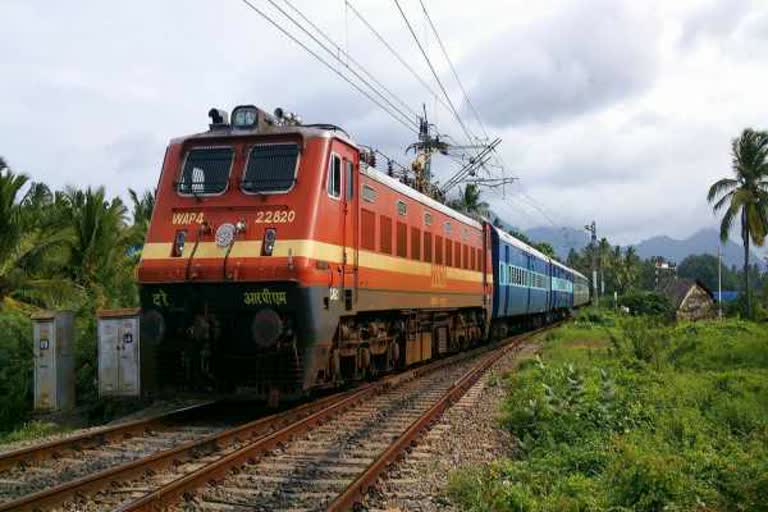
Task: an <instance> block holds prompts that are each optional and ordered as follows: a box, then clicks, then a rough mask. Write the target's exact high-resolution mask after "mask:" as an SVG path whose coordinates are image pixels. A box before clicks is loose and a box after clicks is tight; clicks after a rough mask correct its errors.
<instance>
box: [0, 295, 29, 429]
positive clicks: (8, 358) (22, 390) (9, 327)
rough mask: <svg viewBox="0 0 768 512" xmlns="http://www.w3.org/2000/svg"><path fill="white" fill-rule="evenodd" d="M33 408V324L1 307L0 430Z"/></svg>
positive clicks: (22, 314) (20, 418)
mask: <svg viewBox="0 0 768 512" xmlns="http://www.w3.org/2000/svg"><path fill="white" fill-rule="evenodd" d="M31 407H32V324H31V322H30V320H29V318H28V317H27V315H26V314H24V313H21V312H18V311H14V310H10V309H8V308H2V309H0V432H3V431H8V430H11V429H12V428H13V427H14V426H15V425H16V424H18V423H19V422H20V421H22V420H24V418H26V417H27V415H28V414H29V411H30V409H31Z"/></svg>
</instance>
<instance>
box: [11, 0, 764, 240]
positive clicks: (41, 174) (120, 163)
mask: <svg viewBox="0 0 768 512" xmlns="http://www.w3.org/2000/svg"><path fill="white" fill-rule="evenodd" d="M251 1H252V3H253V5H254V6H257V7H259V8H263V9H264V10H265V11H266V12H268V13H270V15H273V16H275V17H276V18H277V19H280V18H279V16H280V15H279V13H278V12H277V11H275V10H274V8H272V7H270V6H269V2H268V0H251ZM276 2H278V3H279V5H283V6H285V4H284V3H282V0H276ZM293 2H294V5H295V6H296V7H298V8H299V9H301V11H302V12H303V13H304V14H306V16H307V17H308V18H309V19H311V20H312V21H313V22H315V23H316V24H317V25H318V26H319V27H321V28H322V29H323V30H325V31H326V32H327V34H328V35H329V36H330V37H331V38H333V39H334V40H335V41H337V42H338V44H339V45H340V46H341V47H342V48H343V49H345V50H346V51H348V52H349V54H350V55H351V56H352V58H354V59H355V60H357V61H359V62H360V63H362V64H363V65H364V66H365V67H366V69H367V70H368V71H369V72H370V73H371V74H373V75H374V76H375V77H376V78H377V79H378V80H379V81H380V82H381V83H383V84H384V85H386V86H387V87H388V88H389V89H390V90H392V91H393V92H394V93H395V94H396V95H397V96H398V97H399V98H401V99H402V100H403V101H404V102H405V103H407V104H408V105H410V107H411V108H412V109H413V110H416V111H418V110H420V109H421V105H422V104H426V108H427V111H428V113H429V116H430V118H431V120H432V121H434V122H435V123H436V124H437V126H438V128H439V130H440V132H442V133H446V134H448V135H450V136H451V137H452V138H453V140H455V141H457V143H463V136H462V130H461V128H460V127H459V126H458V123H457V122H456V121H455V120H454V119H453V118H452V116H451V115H450V113H449V112H448V111H447V110H446V109H445V108H444V107H443V106H441V105H440V104H439V103H438V101H437V100H436V99H435V98H434V97H433V96H432V94H431V93H430V92H429V91H427V90H426V89H425V88H424V87H423V86H422V84H420V83H419V82H418V81H417V80H416V79H415V78H414V77H413V76H412V75H411V74H410V73H409V72H408V71H407V70H406V69H405V68H404V67H403V66H402V65H401V64H400V63H399V62H398V61H396V60H395V59H394V58H393V57H392V56H391V55H390V54H389V53H388V51H387V50H386V48H385V47H384V46H383V45H382V44H381V43H380V42H378V41H377V40H376V39H375V37H374V36H373V35H372V33H371V32H370V31H369V30H368V29H367V28H366V27H365V26H364V25H363V24H362V23H361V22H360V21H359V20H358V19H357V18H356V17H355V16H354V13H353V12H352V11H351V10H350V9H349V8H348V7H346V5H345V2H344V0H327V1H325V0H324V1H322V2H319V1H308V0H293ZM349 3H350V4H351V5H352V6H353V7H355V8H356V9H358V10H359V12H361V13H362V14H363V15H364V16H365V17H366V18H367V19H368V20H369V21H370V23H372V24H373V25H374V26H375V27H376V28H377V29H378V30H379V31H380V32H381V33H382V34H384V35H385V37H386V38H387V40H388V41H389V42H390V44H391V45H392V46H393V47H394V48H395V49H396V50H397V51H398V52H399V53H400V55H401V56H402V57H403V58H404V59H405V60H406V61H407V62H408V63H409V65H411V66H412V67H413V68H414V69H415V70H417V71H418V72H419V73H420V75H421V76H422V77H423V80H424V81H426V82H427V84H428V85H429V86H430V88H431V89H432V90H435V91H438V88H437V85H436V82H435V80H434V79H433V78H432V77H431V74H430V73H429V70H428V68H427V66H426V64H425V61H424V59H423V58H422V57H421V55H420V54H419V53H418V49H417V47H416V46H415V43H414V42H413V40H412V39H411V37H410V34H409V33H408V32H407V29H406V28H405V25H404V23H403V20H402V18H401V17H400V14H399V12H398V11H397V8H396V6H395V5H394V3H393V2H390V1H388V0H378V1H373V0H349ZM401 4H402V5H403V8H404V10H405V12H406V13H407V15H408V17H409V19H410V21H411V22H412V24H413V26H414V29H415V32H416V34H417V36H418V37H419V38H420V39H421V40H422V42H423V44H424V45H425V46H426V48H427V52H428V54H429V56H430V58H431V59H432V61H433V63H434V65H435V67H436V68H437V70H438V73H439V74H440V76H441V79H442V81H443V83H444V84H445V86H446V87H447V89H448V92H449V94H450V95H451V97H452V100H453V101H454V102H455V103H456V104H457V106H458V108H459V110H460V113H461V116H462V118H463V119H464V121H465V122H466V124H467V126H468V129H469V130H470V131H471V132H472V133H474V134H477V135H482V134H483V128H485V131H487V133H488V134H489V135H490V136H492V137H493V136H498V137H501V138H502V139H503V143H502V146H501V150H500V153H501V159H502V160H503V162H504V164H505V166H506V170H505V171H504V172H505V173H506V175H507V176H516V177H519V178H520V180H519V182H517V183H515V184H514V185H512V186H509V187H507V188H506V189H505V190H504V191H503V192H502V191H501V190H495V191H489V192H487V194H486V198H487V199H488V200H489V201H490V202H491V203H492V205H493V207H494V208H495V209H496V210H497V211H498V212H499V213H500V214H502V215H503V216H504V217H506V218H507V219H508V220H509V221H510V222H512V223H513V224H516V225H519V226H521V227H533V226H539V225H557V226H569V227H580V226H583V225H584V223H585V222H586V221H589V220H592V219H595V220H597V222H598V226H599V228H600V230H601V232H602V234H604V235H607V236H609V237H610V238H611V239H612V240H613V241H614V242H618V243H632V242H636V241H639V240H641V239H643V238H647V237H649V236H652V235H656V234H667V235H671V236H673V237H686V236H688V235H690V234H691V233H693V232H694V231H696V230H698V229H700V228H703V227H712V226H715V225H716V219H715V218H714V217H713V216H712V214H711V212H710V209H709V207H708V205H707V203H706V201H705V194H706V190H707V188H708V185H709V184H710V183H711V182H712V181H714V180H715V179H716V178H718V177H720V176H722V175H724V174H727V173H728V172H730V157H729V147H730V139H731V138H732V137H734V136H736V135H738V133H739V132H740V130H741V129H743V128H744V127H748V126H752V127H755V128H768V102H767V101H766V100H765V91H766V90H768V66H766V65H765V63H766V61H767V60H766V56H768V1H765V0H754V1H750V0H675V1H668V0H647V1H635V0H573V1H567V0H541V1H539V2H529V1H525V0H521V1H518V0H499V1H492V0H475V1H473V2H465V1H459V0H441V1H437V0H425V4H426V6H427V7H428V9H429V11H430V14H431V16H432V18H433V21H434V23H435V25H436V26H437V28H438V30H439V33H440V35H441V36H442V38H443V40H444V43H445V45H446V47H447V49H448V52H449V54H450V56H451V58H452V59H453V61H454V64H455V66H456V68H457V70H458V73H459V75H460V78H461V79H462V81H463V83H464V85H465V87H466V89H467V91H468V93H469V97H470V99H471V101H472V103H473V104H474V105H475V107H476V109H477V111H478V112H479V114H480V118H481V120H482V122H483V126H480V124H479V123H478V121H477V120H476V119H475V116H474V115H473V113H472V110H471V109H470V108H469V106H468V104H467V103H466V102H465V101H464V100H463V97H462V95H461V91H460V89H459V88H458V86H457V84H456V82H455V80H454V79H453V77H452V75H451V73H450V68H449V67H448V65H447V63H446V61H445V60H444V59H443V58H442V55H441V53H440V49H439V46H438V42H437V40H436V38H435V37H434V35H433V34H432V33H431V32H430V31H429V26H428V24H427V22H426V20H425V17H424V15H423V13H422V11H421V8H420V7H419V2H418V0H401ZM0 20H2V30H0V65H1V66H2V69H1V70H0V98H2V100H0V154H1V155H3V156H4V157H5V158H6V160H7V161H8V162H9V163H10V164H11V166H12V167H13V168H15V169H17V170H19V171H23V172H25V173H27V174H28V175H29V176H30V177H31V178H32V179H34V180H41V181H45V182H48V183H50V184H52V185H53V186H56V187H59V186H64V185H66V184H76V185H83V186H84V185H102V184H103V185H105V186H106V187H107V189H108V190H109V192H110V193H113V194H125V190H126V189H127V188H128V187H132V188H135V189H147V188H152V187H154V185H155V183H156V180H157V175H158V170H159V166H160V164H161V161H162V158H163V152H164V147H165V145H166V143H167V141H168V140H169V139H171V138H173V137H176V136H178V135H182V134H186V133H192V132H197V131H202V130H204V129H205V128H206V124H207V118H206V112H207V109H208V108H209V107H211V106H219V107H222V108H225V109H227V110H229V109H231V107H232V106H234V105H237V104H241V103H254V104H257V105H260V106H262V107H263V108H266V109H268V110H272V109H273V108H274V107H276V106H283V107H286V108H287V109H289V110H292V111H296V112H298V113H300V114H301V115H302V116H303V117H304V119H305V120H307V121H311V122H321V121H322V122H332V123H335V124H339V125H341V126H343V127H345V128H346V129H347V130H348V131H349V132H350V133H351V134H352V136H353V137H354V138H355V139H356V140H357V141H358V142H360V143H364V144H367V145H372V146H376V147H379V148H381V149H382V150H384V151H385V152H387V153H388V154H391V155H392V156H393V157H395V158H396V159H397V160H399V161H401V162H406V161H407V158H408V156H407V155H405V154H404V148H405V146H406V145H407V144H408V143H410V142H412V137H413V135H412V134H411V133H410V132H408V131H407V130H406V129H405V128H404V127H402V126H401V125H399V124H397V123H396V122H395V121H393V120H392V119H391V118H390V117H388V115H387V114H386V113H384V112H383V111H382V110H381V109H379V108H378V107H376V106H375V105H373V104H372V103H370V102H369V101H368V100H367V99H365V98H364V97H363V96H362V95H360V94H359V93H358V92H356V91H355V90H354V89H353V88H352V87H351V86H349V85H348V84H347V83H345V82H344V81H342V80H341V79H340V78H339V77H338V76H336V75H335V74H333V73H332V72H331V71H329V70H328V69H326V68H325V67H323V65H322V64H320V63H319V62H317V61H316V60H314V59H313V58H312V57H311V56H309V55H308V54H307V53H306V52H304V50H302V49H301V48H300V47H298V46H297V45H296V44H294V43H293V42H291V41H289V40H288V39H287V38H286V37H285V36H284V35H282V34H281V33H280V32H278V31H277V30H276V29H275V28H274V27H273V26H271V25H269V24H268V23H267V22H265V21H264V19H262V18H261V17H259V16H258V15H257V14H256V13H255V12H253V11H252V10H250V9H249V8H248V7H247V6H246V5H245V4H244V3H243V2H242V1H241V0H184V1H182V0H166V1H163V2H156V1H149V0H132V1H131V2H115V1H112V2H105V1H103V0H92V1H86V0H72V1H70V2H52V1H50V0H45V1H43V0H0ZM280 24H281V25H282V26H284V27H285V28H286V29H289V30H293V26H292V25H291V24H290V22H289V21H287V20H285V19H281V21H280ZM321 51H322V50H320V52H321ZM328 58H329V59H330V57H328ZM436 166H437V169H438V176H439V177H442V179H445V178H446V177H447V176H449V175H450V174H451V173H452V172H455V170H456V169H457V168H456V165H455V164H454V163H453V162H451V161H449V160H439V161H437V162H436ZM494 172H495V173H497V174H498V175H500V174H501V171H500V170H494Z"/></svg>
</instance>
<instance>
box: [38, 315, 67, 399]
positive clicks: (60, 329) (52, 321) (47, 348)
mask: <svg viewBox="0 0 768 512" xmlns="http://www.w3.org/2000/svg"><path fill="white" fill-rule="evenodd" d="M74 323H75V316H74V313H72V312H56V313H51V312H45V313H38V314H35V315H33V316H32V325H33V343H34V347H33V355H34V358H35V365H34V366H35V410H37V411H58V410H67V409H71V408H73V407H74V406H75V362H74V349H75V326H74Z"/></svg>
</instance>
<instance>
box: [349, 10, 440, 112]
mask: <svg viewBox="0 0 768 512" xmlns="http://www.w3.org/2000/svg"><path fill="white" fill-rule="evenodd" d="M345 4H346V6H347V7H348V8H349V10H350V11H352V14H354V15H355V17H356V18H357V19H358V20H360V22H361V23H362V24H363V25H365V27H366V28H367V29H368V30H370V31H371V33H372V34H373V35H374V36H376V39H378V40H379V42H380V43H381V44H382V45H384V47H385V48H386V49H387V50H388V51H389V53H391V54H392V56H393V57H395V59H397V61H398V62H400V64H402V65H403V67H404V68H405V69H406V70H408V72H409V73H411V75H413V77H414V78H415V79H416V80H417V81H418V82H419V83H420V84H421V85H422V86H423V87H424V89H426V90H427V92H429V93H430V94H431V95H432V96H433V97H434V98H435V101H437V102H438V103H439V104H440V105H442V106H443V107H445V108H446V109H447V110H449V111H450V109H451V107H450V106H449V105H448V103H446V102H445V100H443V99H442V98H441V97H440V96H439V95H438V94H437V92H435V90H434V89H432V87H430V85H429V84H428V83H427V82H426V81H425V80H424V79H423V78H422V77H421V75H420V74H419V73H418V72H417V71H416V70H414V69H413V67H412V66H411V65H410V64H408V62H406V60H405V59H404V58H403V57H402V56H401V55H400V53H399V52H398V51H397V50H395V49H394V48H393V47H392V45H391V44H390V43H389V41H387V40H386V38H385V37H384V36H383V35H381V33H380V32H379V31H378V30H376V28H375V27H374V26H373V25H372V24H371V23H370V22H369V21H368V19H367V18H366V17H365V16H363V14H361V13H360V11H358V10H357V8H356V7H355V6H354V5H352V4H351V3H350V2H349V0H345Z"/></svg>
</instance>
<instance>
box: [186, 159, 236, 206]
mask: <svg viewBox="0 0 768 512" xmlns="http://www.w3.org/2000/svg"><path fill="white" fill-rule="evenodd" d="M233 157H234V151H232V148H200V149H192V150H190V151H189V152H188V153H187V158H186V159H185V160H184V167H183V168H182V171H181V178H180V179H179V183H178V191H179V193H180V194H182V195H191V196H197V195H215V194H222V193H224V191H225V190H226V189H227V184H228V183H229V173H230V171H231V169H232V160H233Z"/></svg>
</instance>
